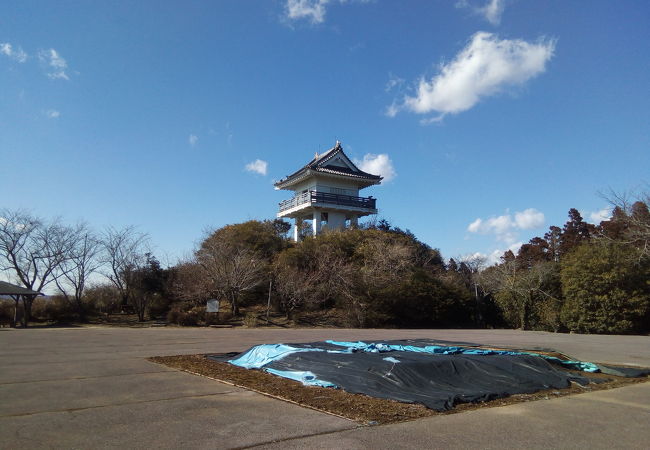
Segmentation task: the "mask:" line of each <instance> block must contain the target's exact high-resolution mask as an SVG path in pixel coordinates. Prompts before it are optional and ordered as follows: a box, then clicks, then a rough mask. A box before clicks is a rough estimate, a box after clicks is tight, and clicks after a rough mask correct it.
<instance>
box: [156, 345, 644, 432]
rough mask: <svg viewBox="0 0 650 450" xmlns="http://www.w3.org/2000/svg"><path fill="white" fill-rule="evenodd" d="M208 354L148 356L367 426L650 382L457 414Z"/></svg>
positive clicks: (617, 382)
mask: <svg viewBox="0 0 650 450" xmlns="http://www.w3.org/2000/svg"><path fill="white" fill-rule="evenodd" d="M207 356H208V355H205V354H197V355H178V356H155V357H152V358H148V360H149V361H152V362H154V363H157V364H162V365H165V366H168V367H173V368H175V369H178V370H182V371H184V372H187V373H191V374H193V375H199V376H203V377H207V378H210V379H212V380H215V381H219V382H222V383H225V384H228V385H231V386H236V387H240V388H244V389H248V390H251V391H254V392H257V393H259V394H262V395H266V396H268V397H271V398H275V399H278V400H283V401H287V402H289V403H293V404H296V405H299V406H302V407H305V408H309V409H313V410H316V411H319V412H323V413H326V414H330V415H334V416H337V417H340V418H343V419H348V420H351V421H354V422H357V423H360V424H364V425H378V424H386V423H396V422H404V421H409V420H414V419H418V418H421V417H430V416H438V415H446V414H455V413H460V412H464V411H471V410H475V409H481V408H493V407H498V406H504V405H511V404H516V403H521V402H529V401H536V400H550V399H552V398H557V397H564V396H567V395H573V394H581V393H584V392H593V391H598V390H606V389H614V388H618V387H622V386H627V385H630V384H636V383H643V382H647V381H649V378H648V377H643V378H622V377H616V376H611V375H603V374H586V375H588V376H589V377H592V378H601V379H606V380H609V381H606V382H602V383H599V384H595V383H590V384H589V385H588V386H580V385H578V384H576V383H572V384H571V386H570V387H568V388H565V389H549V390H544V391H539V392H535V393H533V394H516V395H513V396H510V397H506V398H500V399H496V400H491V401H487V402H481V403H462V404H458V405H456V406H455V407H454V409H453V410H450V411H443V412H440V411H434V410H431V409H428V408H426V407H425V406H423V405H419V404H414V403H402V402H398V401H395V400H386V399H381V398H374V397H369V396H367V395H363V394H351V393H348V392H345V391H343V390H341V389H332V388H322V387H317V386H304V385H302V384H301V383H299V382H297V381H294V380H289V379H286V378H281V377H277V376H275V375H271V374H269V373H266V372H262V371H260V370H247V369H243V368H241V367H237V366H233V365H232V364H228V363H223V362H218V361H214V360H212V359H208V358H207ZM583 375H585V374H583Z"/></svg>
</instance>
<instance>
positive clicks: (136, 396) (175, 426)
mask: <svg viewBox="0 0 650 450" xmlns="http://www.w3.org/2000/svg"><path fill="white" fill-rule="evenodd" d="M403 338H434V339H442V340H450V341H468V342H477V343H482V344H489V345H495V346H513V347H526V348H534V347H537V348H555V349H557V350H559V351H561V352H564V353H567V354H569V355H571V356H573V357H575V358H578V359H582V360H587V361H598V362H610V363H623V364H635V365H640V366H650V337H642V336H594V335H565V334H553V333H542V332H522V331H516V330H340V329H334V330H325V329H292V330H282V329H271V330H266V329H250V330H248V329H200V328H142V329H137V328H108V327H96V328H70V329H28V330H11V329H0V448H16V447H21V448H115V447H122V448H145V447H146V448H150V447H158V448H180V447H186V448H235V447H248V446H262V447H268V448H407V447H408V448H497V447H498V448H522V447H529V448H584V447H587V446H589V447H591V448H622V447H625V448H647V447H648V444H647V443H648V442H650V383H644V384H641V385H634V386H629V387H625V388H620V389H614V390H609V391H599V392H593V393H587V394H582V395H578V396H571V397H563V398H557V399H552V400H549V401H536V402H529V403H521V404H517V405H510V406H504V407H498V408H487V409H481V410H476V411H470V412H465V413H459V414H452V415H446V416H438V417H430V418H426V419H420V420H416V421H412V422H406V423H401V424H394V425H385V426H384V425H381V426H372V427H367V426H361V427H360V426H358V425H357V424H356V423H354V422H351V421H348V420H345V419H341V418H338V417H334V416H331V415H327V414H323V413H319V412H315V411H312V410H309V409H305V408H301V407H299V406H296V405H292V404H289V403H286V402H283V401H280V400H275V399H271V398H268V397H265V396H262V395H259V394H256V393H252V392H249V391H246V390H243V389H239V388H235V387H232V386H228V385H225V384H222V383H218V382H215V381H213V380H209V379H206V378H202V377H198V376H193V375H190V374H186V373H183V372H179V371H176V370H174V369H170V368H167V367H164V366H160V365H157V364H153V363H150V362H148V361H147V360H146V359H145V358H146V357H149V356H162V355H177V354H192V353H208V352H226V351H240V350H244V349H246V348H248V347H250V346H252V345H255V344H259V343H264V342H266V343H273V342H308V341H317V340H323V339H339V340H352V339H366V340H370V339H403Z"/></svg>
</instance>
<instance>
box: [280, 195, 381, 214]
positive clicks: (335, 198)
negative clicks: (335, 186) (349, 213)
mask: <svg viewBox="0 0 650 450" xmlns="http://www.w3.org/2000/svg"><path fill="white" fill-rule="evenodd" d="M305 203H308V204H312V205H313V204H315V203H324V204H328V205H338V206H350V207H354V208H364V209H375V207H376V204H377V199H376V198H372V197H355V196H354V195H342V194H330V193H329V192H317V191H307V192H303V193H301V194H298V195H296V196H295V197H293V198H290V199H289V200H285V201H283V202H280V212H283V211H286V210H288V209H292V208H295V207H297V206H300V205H304V204H305Z"/></svg>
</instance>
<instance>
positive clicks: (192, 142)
mask: <svg viewBox="0 0 650 450" xmlns="http://www.w3.org/2000/svg"><path fill="white" fill-rule="evenodd" d="M187 142H189V143H190V145H191V146H192V147H194V146H195V145H196V143H197V142H199V137H198V136H197V135H196V134H190V137H189V138H187Z"/></svg>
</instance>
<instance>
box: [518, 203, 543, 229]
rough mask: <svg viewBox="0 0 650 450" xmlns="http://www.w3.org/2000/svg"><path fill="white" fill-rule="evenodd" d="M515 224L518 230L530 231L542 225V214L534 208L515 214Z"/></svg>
mask: <svg viewBox="0 0 650 450" xmlns="http://www.w3.org/2000/svg"><path fill="white" fill-rule="evenodd" d="M515 223H516V224H517V228H519V229H520V230H532V229H534V228H539V227H541V226H542V225H544V213H542V212H540V211H537V210H536V209H535V208H528V209H525V210H523V211H522V212H517V213H515Z"/></svg>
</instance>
